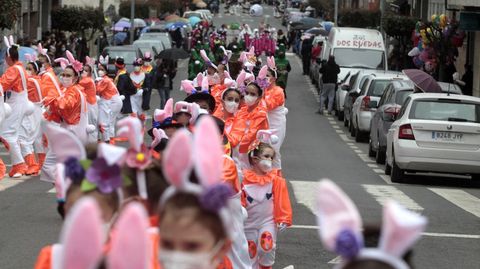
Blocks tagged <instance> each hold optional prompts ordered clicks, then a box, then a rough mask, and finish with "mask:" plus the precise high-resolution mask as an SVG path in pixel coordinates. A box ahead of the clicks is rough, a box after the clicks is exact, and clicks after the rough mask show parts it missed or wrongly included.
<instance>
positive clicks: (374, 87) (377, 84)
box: [367, 79, 391, 97]
mask: <svg viewBox="0 0 480 269" xmlns="http://www.w3.org/2000/svg"><path fill="white" fill-rule="evenodd" d="M390 82H391V80H380V79H378V80H377V79H376V80H373V81H372V83H371V84H370V89H369V91H368V94H367V95H370V96H378V97H381V96H382V95H383V92H384V91H385V88H386V87H387V85H388V83H390Z"/></svg>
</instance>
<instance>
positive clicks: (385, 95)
mask: <svg viewBox="0 0 480 269" xmlns="http://www.w3.org/2000/svg"><path fill="white" fill-rule="evenodd" d="M391 92H392V85H388V86H387V89H386V90H385V92H384V93H383V95H382V98H380V102H378V107H381V106H382V105H384V104H385V103H388V100H389V99H390V96H389V95H390V93H391Z"/></svg>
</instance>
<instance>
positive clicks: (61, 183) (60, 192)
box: [55, 163, 67, 201]
mask: <svg viewBox="0 0 480 269" xmlns="http://www.w3.org/2000/svg"><path fill="white" fill-rule="evenodd" d="M56 167H57V169H56V170H55V192H56V196H57V200H59V201H65V197H66V193H67V182H66V178H65V165H64V164H63V163H57V164H56Z"/></svg>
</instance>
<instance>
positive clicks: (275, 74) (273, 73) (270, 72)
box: [267, 68, 277, 78]
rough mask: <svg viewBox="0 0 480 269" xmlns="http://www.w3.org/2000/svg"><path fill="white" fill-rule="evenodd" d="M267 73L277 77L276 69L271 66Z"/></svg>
mask: <svg viewBox="0 0 480 269" xmlns="http://www.w3.org/2000/svg"><path fill="white" fill-rule="evenodd" d="M267 73H269V74H270V75H271V76H272V77H274V78H277V71H275V70H273V69H271V68H268V69H267Z"/></svg>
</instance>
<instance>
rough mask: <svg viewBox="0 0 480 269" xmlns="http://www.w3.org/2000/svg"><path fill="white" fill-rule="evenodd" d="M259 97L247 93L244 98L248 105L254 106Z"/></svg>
mask: <svg viewBox="0 0 480 269" xmlns="http://www.w3.org/2000/svg"><path fill="white" fill-rule="evenodd" d="M257 99H258V97H257V96H251V95H245V97H244V100H245V104H246V105H247V106H253V105H254V104H255V102H256V101H257Z"/></svg>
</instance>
